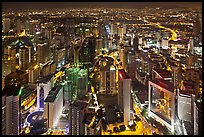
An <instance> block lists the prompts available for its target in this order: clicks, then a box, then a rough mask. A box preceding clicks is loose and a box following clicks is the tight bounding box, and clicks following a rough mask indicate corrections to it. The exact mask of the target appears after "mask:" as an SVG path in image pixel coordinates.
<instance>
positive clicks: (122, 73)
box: [118, 69, 130, 79]
mask: <svg viewBox="0 0 204 137" xmlns="http://www.w3.org/2000/svg"><path fill="white" fill-rule="evenodd" d="M118 73H119V76H120V78H121V79H130V76H129V75H128V73H127V72H125V70H124V69H119V70H118Z"/></svg>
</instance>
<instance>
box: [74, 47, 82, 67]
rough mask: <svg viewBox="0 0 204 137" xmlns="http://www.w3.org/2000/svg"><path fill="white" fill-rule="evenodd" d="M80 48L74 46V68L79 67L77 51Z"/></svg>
mask: <svg viewBox="0 0 204 137" xmlns="http://www.w3.org/2000/svg"><path fill="white" fill-rule="evenodd" d="M80 48H81V46H74V66H76V67H77V66H78V65H79V50H80Z"/></svg>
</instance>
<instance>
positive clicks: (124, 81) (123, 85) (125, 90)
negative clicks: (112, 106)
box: [118, 69, 132, 125]
mask: <svg viewBox="0 0 204 137" xmlns="http://www.w3.org/2000/svg"><path fill="white" fill-rule="evenodd" d="M118 77H119V80H118V105H119V107H120V108H121V109H122V110H123V113H124V124H125V125H128V122H129V121H130V109H131V94H130V91H131V82H132V80H131V78H130V77H129V76H128V74H127V73H126V72H125V70H124V69H122V70H118Z"/></svg>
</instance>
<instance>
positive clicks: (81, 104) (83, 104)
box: [70, 100, 88, 111]
mask: <svg viewBox="0 0 204 137" xmlns="http://www.w3.org/2000/svg"><path fill="white" fill-rule="evenodd" d="M87 105H88V103H86V102H82V101H79V100H76V101H74V103H72V104H70V106H71V107H74V108H77V109H79V110H81V111H82V110H83V109H85V108H86V106H87Z"/></svg>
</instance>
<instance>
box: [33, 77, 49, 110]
mask: <svg viewBox="0 0 204 137" xmlns="http://www.w3.org/2000/svg"><path fill="white" fill-rule="evenodd" d="M52 87H53V77H52V76H47V77H44V78H42V79H41V80H40V82H39V83H38V85H37V109H38V110H43V109H44V100H45V99H46V98H47V96H48V94H49V92H50V90H51V89H52Z"/></svg>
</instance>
